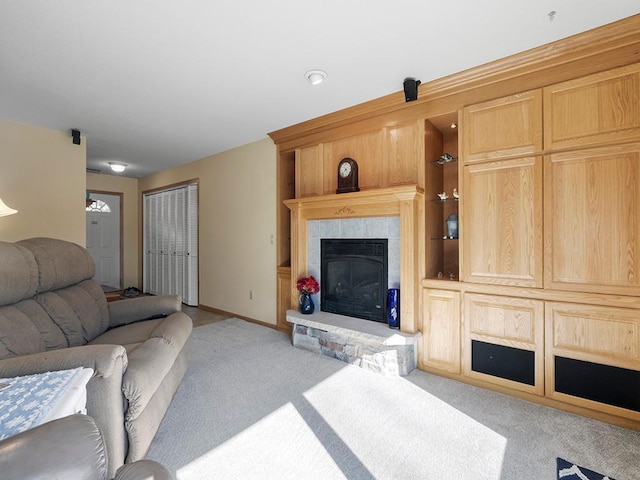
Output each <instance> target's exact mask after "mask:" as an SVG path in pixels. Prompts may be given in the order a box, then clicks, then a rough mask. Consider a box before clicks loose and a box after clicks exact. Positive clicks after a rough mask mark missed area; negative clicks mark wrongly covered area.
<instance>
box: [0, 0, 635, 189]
mask: <svg viewBox="0 0 640 480" xmlns="http://www.w3.org/2000/svg"><path fill="white" fill-rule="evenodd" d="M551 11H556V12H557V13H556V15H555V16H554V18H553V21H551V20H550V17H549V15H548V14H549V12H551ZM638 13H640V1H639V0H609V1H605V0H485V1H478V0H449V1H448V2H444V1H441V2H437V3H436V2H433V1H427V0H393V1H392V0H322V1H316V2H311V1H301V0H272V1H270V2H265V1H261V0H235V1H230V0H227V1H219V0H182V1H168V0H137V1H132V0H113V1H104V0H56V1H42V0H0V118H1V119H5V120H12V121H17V122H22V123H28V124H33V125H40V126H44V127H48V128H52V129H57V130H62V131H70V129H71V128H78V129H80V130H81V131H82V134H83V135H86V137H87V167H89V168H95V169H99V170H103V171H105V170H106V169H107V162H108V161H120V162H124V163H127V164H129V169H128V170H127V171H126V172H125V175H127V176H133V177H141V176H145V175H148V174H150V173H153V172H157V171H160V170H163V169H166V168H168V167H171V166H175V165H180V164H184V163H187V162H190V161H193V160H197V159H199V158H202V157H205V156H208V155H211V154H214V153H218V152H221V151H225V150H228V149H230V148H233V147H236V146H239V145H243V144H246V143H250V142H252V141H256V140H260V139H263V138H265V137H266V136H267V133H268V132H271V131H274V130H278V129H280V128H284V127H287V126H290V125H293V124H296V123H299V122H302V121H305V120H309V119H311V118H314V117H317V116H320V115H323V114H326V113H330V112H333V111H336V110H339V109H342V108H345V107H349V106H351V105H356V104H358V103H362V102H365V101H368V100H372V99H374V98H377V97H381V96H384V95H387V94H391V93H395V92H398V95H403V94H402V81H403V80H404V78H405V77H414V78H417V79H420V80H421V81H422V82H427V81H429V80H433V79H436V78H440V77H443V76H445V75H448V74H451V73H455V72H459V71H461V70H465V69H467V68H470V67H473V66H476V65H480V64H483V63H486V62H489V61H492V60H496V59H499V58H502V57H505V56H507V55H510V54H513V53H517V52H520V51H523V50H527V49H529V48H533V47H536V46H539V45H542V44H545V43H549V42H552V41H555V40H558V39H560V38H564V37H567V36H570V35H573V34H575V33H579V32H582V31H585V30H589V29H591V28H594V27H597V26H600V25H604V24H607V23H610V22H612V21H615V20H619V19H621V18H625V17H628V16H631V15H634V14H638ZM314 68H319V69H323V70H325V71H326V72H327V73H328V78H327V80H326V81H325V82H324V83H322V84H321V85H318V86H311V85H310V84H309V83H308V82H307V81H306V80H305V78H304V73H305V72H306V71H307V70H310V69H314ZM69 141H71V140H69Z"/></svg>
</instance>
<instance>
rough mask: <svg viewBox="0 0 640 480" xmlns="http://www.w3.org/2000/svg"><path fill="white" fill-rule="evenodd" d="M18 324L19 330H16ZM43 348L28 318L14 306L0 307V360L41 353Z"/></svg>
mask: <svg viewBox="0 0 640 480" xmlns="http://www.w3.org/2000/svg"><path fill="white" fill-rule="evenodd" d="M26 301H28V300H26ZM18 324H19V325H20V328H16V325H18ZM44 348H45V347H44V342H43V340H42V338H41V337H40V333H39V332H38V329H37V328H36V326H35V325H34V324H33V322H31V320H30V319H29V317H27V316H26V315H25V314H24V313H23V312H22V311H21V310H20V309H19V308H18V307H17V306H15V305H9V306H5V307H0V359H4V358H10V357H15V356H18V355H27V354H29V353H36V352H42V351H43V350H44Z"/></svg>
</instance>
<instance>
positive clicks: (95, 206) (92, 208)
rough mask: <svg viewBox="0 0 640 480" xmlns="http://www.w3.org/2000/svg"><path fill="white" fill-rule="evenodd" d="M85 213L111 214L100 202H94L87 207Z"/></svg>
mask: <svg viewBox="0 0 640 480" xmlns="http://www.w3.org/2000/svg"><path fill="white" fill-rule="evenodd" d="M87 212H98V213H111V208H110V207H109V205H107V204H106V203H104V202H103V201H102V200H94V201H93V203H92V204H91V205H89V206H88V207H87Z"/></svg>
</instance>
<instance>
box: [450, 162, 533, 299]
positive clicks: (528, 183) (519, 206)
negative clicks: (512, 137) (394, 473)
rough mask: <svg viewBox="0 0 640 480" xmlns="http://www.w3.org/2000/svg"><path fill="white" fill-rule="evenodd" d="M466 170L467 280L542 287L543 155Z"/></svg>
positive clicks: (465, 247) (465, 229)
mask: <svg viewBox="0 0 640 480" xmlns="http://www.w3.org/2000/svg"><path fill="white" fill-rule="evenodd" d="M463 171H464V180H463V184H464V192H463V198H462V200H461V203H462V208H463V212H464V213H463V216H462V218H463V229H464V236H463V238H464V252H465V261H464V265H463V280H464V281H466V282H477V283H490V284H500V285H515V286H522V287H542V283H543V278H542V265H543V259H542V251H543V249H542V210H543V208H542V157H540V156H537V157H524V158H515V159H509V160H501V161H494V162H488V163H478V164H471V165H466V166H465V167H464V168H463Z"/></svg>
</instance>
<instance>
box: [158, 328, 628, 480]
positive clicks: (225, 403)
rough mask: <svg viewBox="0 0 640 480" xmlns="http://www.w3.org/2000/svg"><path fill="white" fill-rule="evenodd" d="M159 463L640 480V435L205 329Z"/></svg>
mask: <svg viewBox="0 0 640 480" xmlns="http://www.w3.org/2000/svg"><path fill="white" fill-rule="evenodd" d="M188 348H189V355H190V365H189V369H188V371H187V374H186V376H185V378H184V380H183V382H182V385H181V386H180V388H179V389H178V392H177V393H176V396H175V398H174V400H173V403H172V404H171V407H170V408H169V411H168V412H167V415H166V417H165V419H164V421H163V423H162V425H161V426H160V429H159V431H158V434H157V435H156V438H155V439H154V442H153V444H152V445H151V449H150V451H149V454H148V456H147V458H150V459H153V460H156V461H159V462H161V463H162V464H164V465H165V466H167V467H168V468H169V469H170V470H172V471H173V472H174V473H175V475H176V478H177V479H178V480H186V479H296V480H298V479H349V480H352V479H373V478H375V479H438V480H442V479H456V480H459V479H473V480H482V479H487V480H498V479H513V480H528V479H531V480H534V479H535V480H541V479H549V480H552V479H555V478H556V457H562V458H565V459H567V460H569V461H571V462H575V463H578V464H580V465H582V466H584V467H586V468H589V469H592V470H595V471H598V472H601V473H603V474H607V475H609V476H611V477H613V478H615V479H617V480H637V479H640V432H635V431H631V430H627V429H623V428H619V427H615V426H611V425H608V424H605V423H601V422H598V421H595V420H590V419H587V418H583V417H578V416H575V415H572V414H568V413H565V412H561V411H558V410H554V409H550V408H546V407H543V406H539V405H536V404H532V403H529V402H524V401H521V400H517V399H514V398H511V397H508V396H505V395H501V394H499V393H495V392H490V391H487V390H483V389H480V388H476V387H473V386H469V385H465V384H462V383H460V382H455V381H452V380H448V379H445V378H441V377H437V376H434V375H430V374H427V373H425V372H421V371H417V370H416V371H414V372H412V374H411V375H409V376H408V377H404V378H389V377H384V376H382V375H379V374H375V373H371V372H367V371H364V370H362V369H360V368H357V367H353V366H351V365H347V364H344V363H342V362H339V361H337V360H333V359H330V358H327V357H322V356H320V355H316V354H312V353H309V352H305V351H302V350H299V349H296V348H294V347H292V346H291V342H290V340H289V338H288V337H287V336H286V335H284V334H282V333H279V332H276V331H274V330H271V329H269V328H266V327H262V326H259V325H254V324H251V323H248V322H245V321H243V320H239V319H229V320H224V321H222V322H219V323H214V324H210V325H206V326H202V327H197V328H195V329H194V331H193V334H192V336H191V338H190V339H189V342H188Z"/></svg>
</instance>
